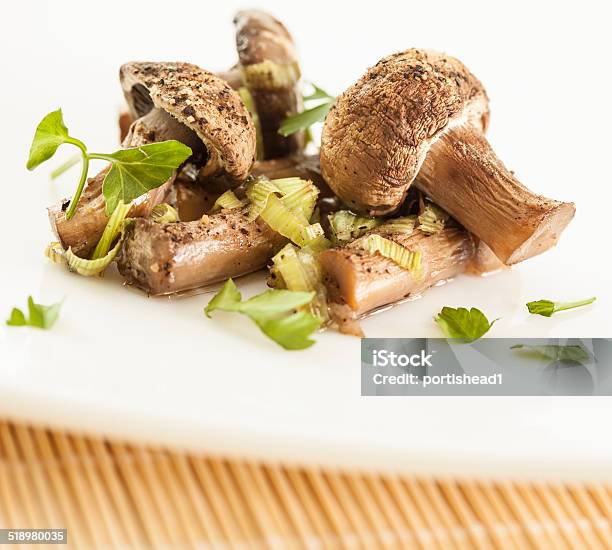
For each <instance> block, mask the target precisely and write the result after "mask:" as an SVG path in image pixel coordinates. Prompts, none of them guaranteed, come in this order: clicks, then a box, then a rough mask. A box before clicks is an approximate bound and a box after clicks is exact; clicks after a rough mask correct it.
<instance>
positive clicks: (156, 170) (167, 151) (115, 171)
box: [89, 140, 191, 215]
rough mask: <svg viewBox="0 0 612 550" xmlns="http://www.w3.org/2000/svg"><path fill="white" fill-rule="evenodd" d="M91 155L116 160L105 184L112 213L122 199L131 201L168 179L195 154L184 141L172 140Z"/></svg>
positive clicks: (107, 210) (107, 205) (109, 209)
mask: <svg viewBox="0 0 612 550" xmlns="http://www.w3.org/2000/svg"><path fill="white" fill-rule="evenodd" d="M89 156H90V158H98V159H102V160H108V161H110V162H111V163H112V166H111V169H110V170H109V172H108V174H106V177H105V178H104V183H103V185H102V192H103V193H104V198H105V200H106V213H107V214H108V215H110V214H111V213H112V212H113V211H114V210H115V208H116V207H117V205H118V204H119V201H122V202H124V203H125V204H128V203H130V202H132V201H133V200H134V199H137V198H138V197H140V196H141V195H144V194H145V193H147V192H148V191H150V190H151V189H155V188H156V187H159V186H160V185H163V184H164V183H165V182H166V181H168V179H169V178H170V177H171V176H172V174H173V172H174V171H175V170H176V169H177V168H178V167H179V166H180V165H181V164H182V163H183V162H185V161H186V160H187V159H188V158H189V157H190V156H191V149H190V148H189V147H187V145H184V144H183V143H181V142H180V141H176V140H169V141H161V142H159V143H151V144H149V145H143V146H141V147H136V148H133V149H122V150H119V151H116V152H115V153H112V154H110V155H100V154H94V153H92V154H90V155H89Z"/></svg>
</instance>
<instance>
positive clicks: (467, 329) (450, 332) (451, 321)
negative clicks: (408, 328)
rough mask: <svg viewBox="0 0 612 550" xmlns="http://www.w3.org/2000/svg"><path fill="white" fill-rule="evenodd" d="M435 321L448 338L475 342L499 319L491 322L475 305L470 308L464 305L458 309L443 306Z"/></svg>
mask: <svg viewBox="0 0 612 550" xmlns="http://www.w3.org/2000/svg"><path fill="white" fill-rule="evenodd" d="M434 321H435V322H436V323H438V326H439V327H440V328H441V329H442V330H443V331H444V333H445V334H446V336H447V337H448V338H457V339H461V340H464V341H466V342H473V341H474V340H478V338H480V337H481V336H483V335H484V334H486V333H487V332H488V331H489V329H490V328H491V327H492V326H493V323H495V321H498V319H495V320H494V321H491V322H490V323H489V320H488V319H487V317H486V315H485V314H484V313H483V312H482V311H480V310H479V309H477V308H475V307H473V308H472V309H470V310H468V309H466V308H464V307H460V308H457V309H455V308H452V307H443V308H442V311H441V312H440V313H438V315H437V316H436V317H434Z"/></svg>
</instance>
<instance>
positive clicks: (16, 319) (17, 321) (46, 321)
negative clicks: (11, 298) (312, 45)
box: [6, 296, 62, 329]
mask: <svg viewBox="0 0 612 550" xmlns="http://www.w3.org/2000/svg"><path fill="white" fill-rule="evenodd" d="M61 307H62V304H61V302H58V303H57V304H52V305H50V306H44V305H42V304H37V303H35V302H34V300H33V299H32V296H28V318H27V319H26V316H25V315H24V313H23V311H21V310H20V309H18V308H13V311H11V316H10V317H9V318H8V319H7V321H6V324H7V325H9V326H12V327H23V326H30V327H36V328H42V329H49V328H51V327H52V326H53V325H54V323H55V321H57V317H58V315H59V310H60V308H61Z"/></svg>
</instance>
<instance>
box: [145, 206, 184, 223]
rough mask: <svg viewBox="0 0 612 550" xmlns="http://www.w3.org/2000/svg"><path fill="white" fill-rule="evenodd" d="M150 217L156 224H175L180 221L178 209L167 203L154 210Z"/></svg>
mask: <svg viewBox="0 0 612 550" xmlns="http://www.w3.org/2000/svg"><path fill="white" fill-rule="evenodd" d="M149 217H150V218H151V219H152V220H153V221H154V222H156V223H174V222H178V221H179V214H178V212H177V211H176V208H173V207H172V206H170V205H169V204H166V203H165V202H164V203H162V204H158V205H157V206H156V207H155V208H153V210H152V211H151V215H150V216H149Z"/></svg>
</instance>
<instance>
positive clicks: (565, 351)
mask: <svg viewBox="0 0 612 550" xmlns="http://www.w3.org/2000/svg"><path fill="white" fill-rule="evenodd" d="M510 349H515V350H518V351H519V352H520V353H523V354H525V355H532V356H534V357H535V358H537V359H542V360H550V361H575V362H577V363H583V364H584V363H588V362H589V361H590V360H591V356H590V355H589V352H588V351H586V350H585V349H584V348H583V347H582V346H578V345H571V346H560V345H556V344H547V345H542V346H532V345H525V344H517V345H515V346H511V348H510Z"/></svg>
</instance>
